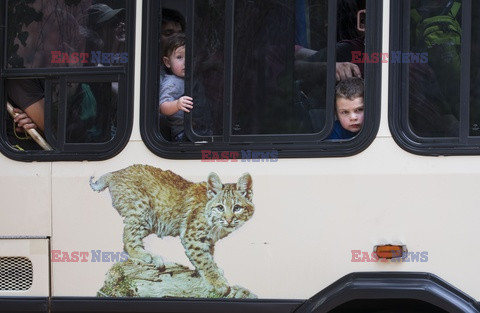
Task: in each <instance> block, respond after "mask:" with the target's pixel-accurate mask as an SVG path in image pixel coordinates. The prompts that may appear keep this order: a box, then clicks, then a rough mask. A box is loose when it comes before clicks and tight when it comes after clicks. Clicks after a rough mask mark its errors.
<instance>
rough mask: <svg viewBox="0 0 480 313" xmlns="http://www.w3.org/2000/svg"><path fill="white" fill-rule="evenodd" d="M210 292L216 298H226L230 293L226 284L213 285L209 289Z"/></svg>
mask: <svg viewBox="0 0 480 313" xmlns="http://www.w3.org/2000/svg"><path fill="white" fill-rule="evenodd" d="M210 292H211V293H213V294H215V295H216V296H218V297H226V296H227V295H228V294H229V293H230V286H228V285H227V284H218V283H217V284H214V285H211V287H210Z"/></svg>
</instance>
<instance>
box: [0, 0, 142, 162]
mask: <svg viewBox="0 0 480 313" xmlns="http://www.w3.org/2000/svg"><path fill="white" fill-rule="evenodd" d="M134 7H135V2H134V1H128V2H127V1H125V0H103V1H96V0H73V1H72V0H32V1H24V0H9V1H6V2H3V3H1V4H0V9H1V10H2V11H3V9H5V11H6V12H7V14H6V15H5V16H1V17H0V20H1V21H0V24H2V25H6V27H5V28H4V29H2V31H3V30H5V32H4V35H3V36H2V37H1V38H2V40H4V44H5V46H6V47H7V48H6V49H5V50H2V52H1V53H2V58H1V61H0V62H1V66H2V72H1V76H0V83H1V84H2V98H3V99H2V103H5V102H8V104H10V105H11V107H12V110H13V113H12V114H13V115H14V114H17V115H20V116H21V119H18V118H16V119H17V120H16V122H14V121H13V119H12V117H11V115H12V114H7V116H6V125H7V126H6V128H5V130H6V131H5V132H2V134H4V135H3V137H2V138H0V139H1V140H0V143H1V148H2V152H3V153H5V154H7V155H9V156H11V157H13V158H18V159H22V160H56V159H59V160H65V159H68V160H70V159H78V158H81V159H104V158H107V157H111V156H112V155H115V154H116V153H118V152H119V150H120V149H121V148H122V147H123V146H124V144H125V143H126V140H128V139H127V138H128V132H129V131H130V129H131V124H132V121H131V108H132V105H131V102H132V101H133V97H132V96H133V93H132V92H133V88H131V85H132V82H133V75H130V74H129V73H130V72H131V71H132V65H133V64H132V63H131V62H129V55H131V53H132V52H133V43H132V41H131V39H132V38H133V36H132V34H133V33H134V29H133V28H132V27H127V26H126V25H134V20H133V16H132V14H131V12H133V8H134ZM2 19H5V21H4V22H3V20H2ZM9 112H10V111H9ZM22 125H26V126H28V128H32V129H34V131H36V132H38V133H39V135H40V136H42V137H43V138H44V140H45V141H46V143H47V144H48V145H50V147H51V150H54V153H50V152H45V153H43V155H42V154H40V153H37V152H32V153H31V154H28V153H27V154H26V153H24V152H25V151H29V150H42V147H41V146H40V145H38V144H37V143H36V141H35V140H33V139H35V136H34V137H33V138H32V135H30V136H28V135H27V134H26V132H29V131H27V130H26V129H25V128H24V127H23V126H22ZM43 149H45V147H43ZM45 150H50V149H45Z"/></svg>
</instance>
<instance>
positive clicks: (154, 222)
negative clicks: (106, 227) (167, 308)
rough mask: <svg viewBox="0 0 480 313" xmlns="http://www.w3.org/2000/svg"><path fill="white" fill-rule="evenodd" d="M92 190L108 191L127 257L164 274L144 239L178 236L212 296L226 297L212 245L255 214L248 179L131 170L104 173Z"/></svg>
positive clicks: (146, 168)
mask: <svg viewBox="0 0 480 313" xmlns="http://www.w3.org/2000/svg"><path fill="white" fill-rule="evenodd" d="M90 186H91V187H92V189H93V190H95V191H98V192H100V191H102V190H105V188H109V190H110V195H111V197H112V204H113V207H114V208H115V209H117V211H118V212H119V213H120V215H121V216H122V217H123V218H124V225H125V227H124V231H123V243H124V247H125V251H126V252H127V253H128V254H129V256H130V258H132V259H136V260H139V261H141V262H145V263H153V264H154V265H155V266H157V267H158V268H159V269H161V270H162V269H164V263H163V260H162V258H161V257H160V256H152V255H151V254H149V253H148V252H147V251H146V250H145V249H144V246H143V241H142V240H143V238H145V237H147V236H148V235H149V234H152V233H155V234H157V236H159V237H160V238H161V237H164V236H179V237H180V240H181V242H182V245H183V247H184V248H185V253H186V255H187V257H188V258H189V260H190V262H192V264H193V265H194V266H195V269H196V271H197V273H199V274H200V275H201V277H203V279H204V280H205V281H206V282H207V283H208V284H209V285H210V286H211V290H212V292H215V293H216V294H220V295H226V294H227V293H228V292H229V286H228V283H227V280H226V279H225V278H224V277H223V274H222V271H221V270H220V268H219V267H218V266H217V264H216V263H215V261H214V258H213V253H214V248H215V243H216V242H217V241H218V240H220V239H222V238H224V237H226V236H228V235H229V234H230V233H231V232H233V231H234V230H235V229H237V228H239V227H240V226H242V225H243V224H244V223H245V222H246V221H248V220H249V219H250V218H251V217H252V215H253V212H254V205H253V203H252V195H253V193H252V178H251V177H250V175H249V174H248V173H246V174H244V175H243V176H241V177H240V179H239V180H238V182H237V183H236V184H222V182H221V181H220V178H219V177H218V176H217V175H216V174H215V173H211V174H210V175H209V176H208V180H207V182H201V183H192V182H189V181H187V180H185V179H183V178H182V177H180V176H179V175H177V174H175V173H173V172H171V171H163V170H161V169H158V168H155V167H152V166H148V165H132V166H130V167H127V168H125V169H122V170H119V171H116V172H111V173H107V174H105V175H103V176H101V177H100V178H99V179H98V180H97V181H96V182H93V177H91V178H90Z"/></svg>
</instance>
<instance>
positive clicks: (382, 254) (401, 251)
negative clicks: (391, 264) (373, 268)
mask: <svg viewBox="0 0 480 313" xmlns="http://www.w3.org/2000/svg"><path fill="white" fill-rule="evenodd" d="M373 252H375V254H376V255H377V257H378V258H379V259H395V258H401V257H403V256H405V255H406V253H407V247H406V246H397V245H379V246H375V247H374V248H373Z"/></svg>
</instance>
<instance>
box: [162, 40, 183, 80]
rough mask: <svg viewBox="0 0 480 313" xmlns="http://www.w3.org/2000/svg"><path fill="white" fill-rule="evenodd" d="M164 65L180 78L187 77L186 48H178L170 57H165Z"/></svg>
mask: <svg viewBox="0 0 480 313" xmlns="http://www.w3.org/2000/svg"><path fill="white" fill-rule="evenodd" d="M163 63H165V66H166V67H167V68H169V69H170V70H171V71H172V73H173V74H174V75H176V76H178V77H182V78H183V77H185V46H181V47H178V48H177V49H175V51H173V52H172V53H171V54H170V56H168V57H163Z"/></svg>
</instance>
